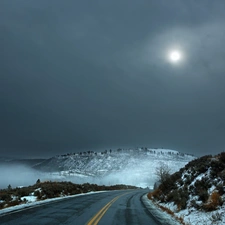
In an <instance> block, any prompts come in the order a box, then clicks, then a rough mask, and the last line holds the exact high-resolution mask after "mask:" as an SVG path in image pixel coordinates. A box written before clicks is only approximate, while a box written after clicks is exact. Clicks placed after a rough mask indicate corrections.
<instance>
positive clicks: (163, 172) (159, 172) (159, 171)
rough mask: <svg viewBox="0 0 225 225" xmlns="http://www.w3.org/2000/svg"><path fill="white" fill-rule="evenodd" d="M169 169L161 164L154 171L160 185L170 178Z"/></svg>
mask: <svg viewBox="0 0 225 225" xmlns="http://www.w3.org/2000/svg"><path fill="white" fill-rule="evenodd" d="M170 170H171V169H170V168H169V166H168V165H166V164H165V163H163V162H161V163H160V165H159V166H158V167H156V169H155V175H156V176H157V178H158V181H159V182H160V183H163V182H164V181H165V180H166V179H168V178H169V176H170Z"/></svg>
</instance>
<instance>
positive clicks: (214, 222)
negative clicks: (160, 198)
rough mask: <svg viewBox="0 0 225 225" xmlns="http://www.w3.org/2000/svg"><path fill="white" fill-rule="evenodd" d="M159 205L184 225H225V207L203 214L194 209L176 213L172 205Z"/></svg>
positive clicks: (175, 208)
mask: <svg viewBox="0 0 225 225" xmlns="http://www.w3.org/2000/svg"><path fill="white" fill-rule="evenodd" d="M160 205H162V206H164V207H166V208H168V209H170V210H172V211H173V212H175V213H174V214H175V215H176V216H178V217H182V218H183V219H184V222H185V223H186V224H190V225H224V224H225V205H223V206H221V207H219V208H218V209H217V210H216V211H213V212H204V211H199V210H196V209H195V208H193V207H192V208H188V209H185V210H181V211H179V212H176V210H177V207H176V206H175V205H174V204H173V203H168V204H164V203H160Z"/></svg>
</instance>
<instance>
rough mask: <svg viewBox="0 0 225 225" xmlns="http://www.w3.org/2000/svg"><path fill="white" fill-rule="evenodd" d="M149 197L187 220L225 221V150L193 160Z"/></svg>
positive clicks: (206, 224) (202, 223)
mask: <svg viewBox="0 0 225 225" xmlns="http://www.w3.org/2000/svg"><path fill="white" fill-rule="evenodd" d="M148 197H149V198H150V199H152V200H153V201H154V202H156V204H158V205H159V206H160V207H161V208H162V209H163V210H165V211H167V212H169V214H172V215H175V216H176V217H177V218H181V220H183V222H184V223H185V224H192V225H195V224H198V225H211V224H225V215H224V211H225V152H223V153H221V154H219V155H216V156H204V157H201V158H199V159H195V160H193V161H191V162H189V163H188V164H187V165H186V166H185V167H184V168H182V169H180V171H179V172H176V173H174V174H173V175H172V176H171V177H170V178H169V179H168V180H167V181H166V182H164V183H162V185H161V186H159V188H158V189H156V190H155V191H154V192H153V193H150V194H149V195H148ZM184 223H183V224H184Z"/></svg>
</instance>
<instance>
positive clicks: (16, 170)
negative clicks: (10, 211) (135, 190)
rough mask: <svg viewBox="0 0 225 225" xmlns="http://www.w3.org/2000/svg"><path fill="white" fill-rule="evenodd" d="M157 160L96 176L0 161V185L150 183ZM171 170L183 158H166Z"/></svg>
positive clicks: (145, 184)
mask: <svg viewBox="0 0 225 225" xmlns="http://www.w3.org/2000/svg"><path fill="white" fill-rule="evenodd" d="M161 162H165V161H160V160H155V161H153V162H151V164H149V161H148V160H146V161H145V160H143V161H142V162H139V161H138V162H137V164H138V165H137V166H136V167H134V166H133V165H132V166H131V165H127V166H126V168H125V169H122V170H120V171H104V170H102V171H100V173H99V175H98V176H92V175H91V174H87V173H86V174H85V173H81V172H80V173H76V172H71V171H60V172H51V173H50V172H49V173H47V172H40V171H37V170H34V169H31V168H29V167H27V166H24V165H10V166H9V165H8V166H6V165H0V188H1V189H3V188H7V187H8V185H9V184H10V185H11V186H12V187H13V188H15V187H18V186H29V185H33V184H35V183H36V181H37V180H38V179H40V180H41V181H42V182H43V181H71V182H73V183H76V184H82V183H92V184H98V185H115V184H126V185H134V186H137V187H143V188H145V187H149V188H152V187H153V186H154V183H155V181H156V180H157V177H156V175H155V169H156V167H157V166H159V165H160V163H161ZM166 164H167V165H168V167H169V168H171V172H172V173H173V172H175V171H178V170H179V168H181V167H183V166H184V165H185V164H186V163H185V162H178V161H177V162H176V163H174V161H169V160H168V161H167V163H166Z"/></svg>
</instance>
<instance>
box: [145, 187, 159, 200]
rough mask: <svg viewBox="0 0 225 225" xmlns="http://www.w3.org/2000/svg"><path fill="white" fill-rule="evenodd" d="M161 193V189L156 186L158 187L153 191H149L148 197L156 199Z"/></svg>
mask: <svg viewBox="0 0 225 225" xmlns="http://www.w3.org/2000/svg"><path fill="white" fill-rule="evenodd" d="M161 193H162V192H161V190H160V189H159V188H158V189H156V190H154V191H153V192H149V193H148V198H149V199H152V198H156V199H158V198H159V196H160V195H161Z"/></svg>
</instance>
